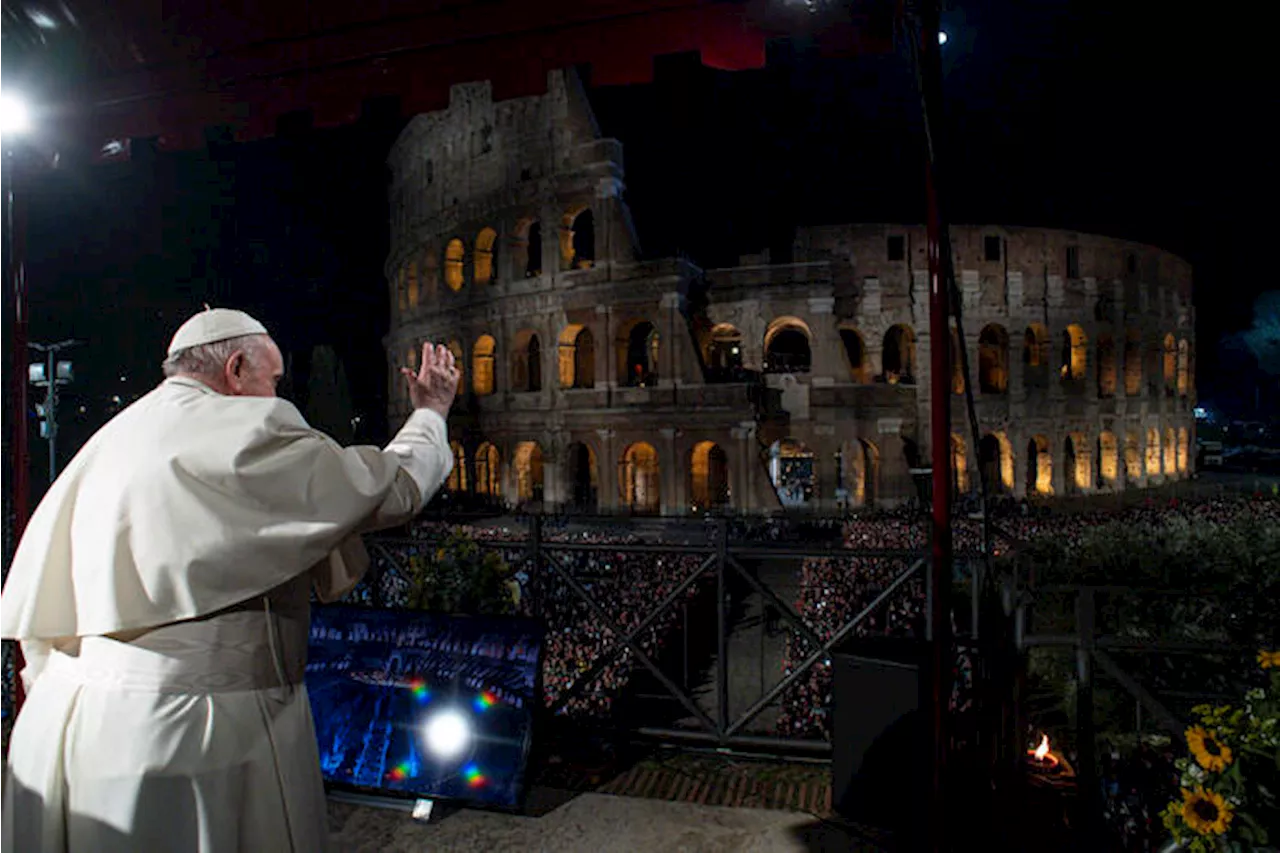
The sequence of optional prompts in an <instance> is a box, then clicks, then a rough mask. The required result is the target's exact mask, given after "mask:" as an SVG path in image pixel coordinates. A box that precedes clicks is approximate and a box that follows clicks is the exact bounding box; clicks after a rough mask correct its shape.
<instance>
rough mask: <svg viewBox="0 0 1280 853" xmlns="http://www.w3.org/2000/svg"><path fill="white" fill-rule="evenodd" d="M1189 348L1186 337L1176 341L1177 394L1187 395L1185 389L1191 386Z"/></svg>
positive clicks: (1180, 395)
mask: <svg viewBox="0 0 1280 853" xmlns="http://www.w3.org/2000/svg"><path fill="white" fill-rule="evenodd" d="M1190 368H1191V348H1190V346H1189V345H1188V344H1187V339H1186V338H1182V339H1180V340H1179V341H1178V380H1177V384H1178V396H1179V397H1185V396H1187V391H1188V390H1189V389H1190V387H1191V380H1190V373H1191V370H1190Z"/></svg>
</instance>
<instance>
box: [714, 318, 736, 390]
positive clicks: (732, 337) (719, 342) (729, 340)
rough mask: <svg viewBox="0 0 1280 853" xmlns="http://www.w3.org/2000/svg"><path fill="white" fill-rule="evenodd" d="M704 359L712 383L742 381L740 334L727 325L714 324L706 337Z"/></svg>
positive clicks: (734, 328)
mask: <svg viewBox="0 0 1280 853" xmlns="http://www.w3.org/2000/svg"><path fill="white" fill-rule="evenodd" d="M706 359H707V371H708V374H709V377H708V378H709V379H710V380H711V381H712V382H733V381H735V380H740V379H742V378H743V368H742V364H743V355H742V332H740V331H738V329H737V327H736V326H733V325H731V324H729V323H718V324H716V325H715V326H714V327H712V329H711V334H710V335H709V336H708V337H707V350H706Z"/></svg>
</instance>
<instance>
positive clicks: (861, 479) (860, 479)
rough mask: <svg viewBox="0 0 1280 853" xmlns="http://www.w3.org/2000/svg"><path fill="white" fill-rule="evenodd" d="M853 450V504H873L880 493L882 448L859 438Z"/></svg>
mask: <svg viewBox="0 0 1280 853" xmlns="http://www.w3.org/2000/svg"><path fill="white" fill-rule="evenodd" d="M853 451H854V452H853V459H852V460H851V461H852V463H853V490H852V491H853V494H852V496H851V497H852V499H853V505H854V506H872V505H874V504H875V502H876V498H877V497H878V496H879V493H880V448H878V447H876V445H875V444H874V443H873V442H870V441H868V440H866V439H859V440H858V441H856V442H854V445H853Z"/></svg>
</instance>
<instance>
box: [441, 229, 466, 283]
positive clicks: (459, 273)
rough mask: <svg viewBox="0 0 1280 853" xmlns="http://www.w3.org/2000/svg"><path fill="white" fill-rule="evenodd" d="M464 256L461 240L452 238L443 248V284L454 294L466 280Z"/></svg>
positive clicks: (464, 248) (464, 249)
mask: <svg viewBox="0 0 1280 853" xmlns="http://www.w3.org/2000/svg"><path fill="white" fill-rule="evenodd" d="M466 256H467V250H466V247H465V246H463V245H462V240H461V238H458V237H454V238H453V239H452V240H450V241H449V243H448V245H446V246H445V248H444V283H445V284H446V285H448V287H449V289H450V290H452V291H454V292H455V293H456V292H458V291H459V290H462V283H463V281H465V279H466V272H465V270H464V269H463V263H464V262H465V260H466Z"/></svg>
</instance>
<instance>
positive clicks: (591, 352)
mask: <svg viewBox="0 0 1280 853" xmlns="http://www.w3.org/2000/svg"><path fill="white" fill-rule="evenodd" d="M559 350H560V352H559V366H560V370H559V373H560V387H561V388H593V387H595V383H596V342H595V338H594V337H593V336H592V334H591V330H590V329H588V328H587V327H586V326H584V325H582V324H581V323H571V324H570V325H568V326H565V327H564V330H563V331H561V332H560V345H559Z"/></svg>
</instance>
